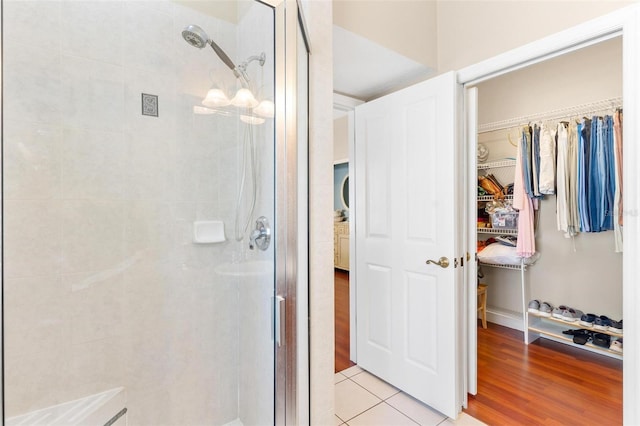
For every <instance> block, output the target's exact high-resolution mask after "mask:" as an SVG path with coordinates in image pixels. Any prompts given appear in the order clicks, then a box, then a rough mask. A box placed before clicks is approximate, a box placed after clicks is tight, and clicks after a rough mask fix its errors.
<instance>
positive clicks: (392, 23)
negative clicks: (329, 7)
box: [333, 0, 437, 69]
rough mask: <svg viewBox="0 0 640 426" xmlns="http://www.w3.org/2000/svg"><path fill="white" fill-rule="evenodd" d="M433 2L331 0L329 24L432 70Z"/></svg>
mask: <svg viewBox="0 0 640 426" xmlns="http://www.w3.org/2000/svg"><path fill="white" fill-rule="evenodd" d="M436 5H437V2H436V1H415V0H394V1H377V0H359V1H353V0H334V2H333V23H334V24H336V25H338V26H340V27H342V28H344V29H346V30H349V31H351V32H353V33H356V34H359V35H361V36H363V37H365V38H368V39H369V40H372V41H374V42H375V43H378V44H380V45H382V46H384V47H387V48H389V49H391V50H394V51H396V52H398V53H400V54H402V55H404V56H406V57H407V58H411V59H413V60H414V61H416V62H419V63H421V64H423V65H425V66H427V67H429V68H432V69H435V68H436V62H437V53H436V52H437V51H436V48H437V44H436V35H437V28H436V18H437V12H436Z"/></svg>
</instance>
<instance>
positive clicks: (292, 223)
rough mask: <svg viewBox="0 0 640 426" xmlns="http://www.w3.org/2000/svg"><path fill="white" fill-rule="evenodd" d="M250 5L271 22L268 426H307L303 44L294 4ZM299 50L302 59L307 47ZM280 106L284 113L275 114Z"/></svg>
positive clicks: (269, 0) (278, 0)
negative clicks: (300, 115)
mask: <svg viewBox="0 0 640 426" xmlns="http://www.w3.org/2000/svg"><path fill="white" fill-rule="evenodd" d="M256 1H258V2H260V3H263V4H265V5H267V6H271V7H272V8H273V10H274V18H275V26H274V27H275V33H274V36H275V40H274V44H275V105H276V111H275V138H276V140H275V171H274V173H275V225H274V228H275V236H274V239H275V295H276V296H281V297H282V298H284V310H283V312H282V313H281V318H282V317H284V318H283V319H284V321H283V322H281V321H280V319H276V318H275V317H274V320H275V321H274V324H273V326H274V327H277V326H280V333H281V336H284V338H283V342H282V345H281V346H278V344H276V343H275V342H274V351H275V399H274V423H275V424H276V425H298V424H300V425H305V424H309V421H310V420H309V413H310V410H309V378H308V372H309V346H308V341H309V339H308V336H309V333H308V330H309V329H308V320H307V318H308V300H307V299H308V296H307V294H308V293H307V291H305V289H307V288H308V235H309V233H308V202H306V200H299V199H298V194H299V193H300V192H299V190H300V189H301V188H302V189H304V191H305V192H307V188H308V181H307V171H308V163H307V162H306V161H299V147H298V143H299V138H298V132H299V131H300V132H302V131H306V129H298V126H297V124H298V123H297V111H298V104H297V96H296V95H297V89H298V79H297V76H298V65H297V53H298V46H297V43H298V39H297V36H298V30H301V31H302V33H303V36H304V39H305V40H307V41H308V40H309V38H308V34H307V32H306V28H305V26H304V25H303V23H304V19H303V17H302V8H301V7H299V5H298V3H297V0H256ZM305 48H306V50H307V54H308V44H307V46H305ZM281 105H284V108H278V106H281ZM305 140H307V139H305ZM300 152H306V147H303V148H302V150H301V151H300ZM299 289H303V291H300V292H299V291H298V290H299ZM274 303H278V302H274ZM274 312H276V310H275V309H274ZM274 332H275V330H274ZM274 335H275V333H274ZM305 372H306V373H305ZM303 373H305V374H304V375H303ZM303 376H304V377H303Z"/></svg>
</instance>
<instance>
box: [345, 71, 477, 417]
mask: <svg viewBox="0 0 640 426" xmlns="http://www.w3.org/2000/svg"><path fill="white" fill-rule="evenodd" d="M455 100H456V81H455V75H454V73H448V74H444V75H441V76H438V77H436V78H433V79H431V80H428V81H426V82H423V83H420V84H417V85H415V86H412V87H410V88H407V89H404V90H401V91H398V92H395V93H393V94H390V95H387V96H385V97H383V98H380V99H377V100H375V101H372V102H369V103H367V104H364V105H361V106H359V107H357V108H356V149H355V187H356V191H355V193H356V206H357V209H356V218H355V224H356V261H355V263H356V277H357V281H356V283H355V285H356V293H357V302H356V303H357V313H356V315H357V352H358V364H359V365H360V366H361V367H362V368H364V369H366V370H368V371H370V372H371V373H372V374H375V375H376V376H378V377H380V378H382V379H383V380H385V381H387V382H389V383H391V384H392V385H394V386H396V387H398V388H399V389H401V390H403V391H404V392H406V393H408V394H410V395H412V396H413V397H415V398H417V399H419V400H421V401H423V402H424V403H426V404H428V405H429V406H431V407H433V408H435V409H436V410H438V411H440V412H442V413H444V414H446V415H447V416H449V417H452V418H456V417H457V414H458V413H459V411H460V405H461V402H460V401H461V397H460V394H461V390H460V388H461V386H460V377H462V371H460V370H461V361H460V360H461V358H462V356H463V355H462V354H461V343H460V342H461V339H460V336H461V334H460V331H459V330H460V329H461V328H462V326H463V321H461V320H459V317H458V314H461V315H462V314H463V312H462V310H461V309H460V308H459V307H460V297H461V294H462V293H463V292H462V285H463V284H462V283H461V282H460V279H459V277H460V274H459V270H460V268H459V267H458V268H456V267H455V266H456V265H457V263H458V262H457V261H456V260H455V258H456V256H457V257H458V259H459V257H460V254H459V250H458V247H457V241H458V238H457V237H458V235H457V232H460V231H459V229H458V227H457V226H456V224H457V220H456V218H457V217H458V215H459V214H460V213H462V212H460V210H461V209H459V208H457V206H456V204H458V203H459V198H458V197H457V193H458V190H462V187H463V186H464V183H463V181H460V180H458V179H457V176H456V172H455V170H456V167H457V164H456V154H457V151H456V138H455V137H456V131H455V130H456V127H455V126H456V121H455V118H456V117H455V115H456V114H455V112H456V105H455ZM441 258H446V259H447V260H448V262H449V265H448V266H447V267H441V266H438V265H435V264H427V263H426V261H427V260H428V259H431V260H434V261H438V260H439V259H441Z"/></svg>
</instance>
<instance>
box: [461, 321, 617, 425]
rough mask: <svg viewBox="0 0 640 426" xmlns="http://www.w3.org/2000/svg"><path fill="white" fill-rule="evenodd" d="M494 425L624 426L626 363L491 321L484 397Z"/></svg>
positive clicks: (476, 408) (485, 334)
mask: <svg viewBox="0 0 640 426" xmlns="http://www.w3.org/2000/svg"><path fill="white" fill-rule="evenodd" d="M465 412H466V413H467V414H469V415H471V416H473V417H475V418H477V419H479V420H481V421H483V422H485V423H487V424H489V425H542V424H544V425H569V424H580V425H621V424H622V361H619V360H615V359H612V358H609V357H606V356H603V355H597V354H593V353H590V352H586V351H583V350H581V349H578V348H572V347H570V346H567V345H563V344H561V343H556V342H551V341H548V340H545V339H538V340H537V341H536V342H534V343H532V344H530V345H528V346H527V345H525V344H524V343H523V342H522V333H521V332H519V331H516V330H513V329H510V328H506V327H501V326H499V325H496V324H491V323H489V328H487V329H486V330H485V329H482V328H480V327H479V328H478V395H476V396H475V397H472V396H469V408H468V409H466V410H465Z"/></svg>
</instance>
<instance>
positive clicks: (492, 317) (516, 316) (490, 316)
mask: <svg viewBox="0 0 640 426" xmlns="http://www.w3.org/2000/svg"><path fill="white" fill-rule="evenodd" d="M487 321H488V322H492V323H494V324H498V325H501V326H504V327H509V328H513V329H514V330H519V331H522V332H524V320H523V319H522V314H521V313H519V312H513V311H507V310H503V309H496V308H492V307H490V306H487Z"/></svg>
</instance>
